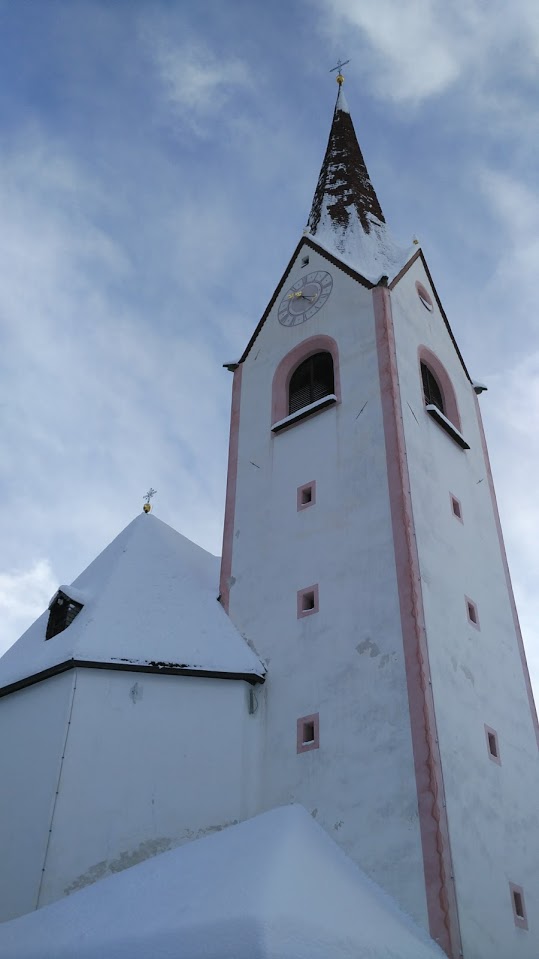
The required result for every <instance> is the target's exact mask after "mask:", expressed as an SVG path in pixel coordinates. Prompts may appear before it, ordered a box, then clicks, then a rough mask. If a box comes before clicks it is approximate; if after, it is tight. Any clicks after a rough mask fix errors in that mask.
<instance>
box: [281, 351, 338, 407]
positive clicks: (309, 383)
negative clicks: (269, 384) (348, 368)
mask: <svg viewBox="0 0 539 959" xmlns="http://www.w3.org/2000/svg"><path fill="white" fill-rule="evenodd" d="M334 389H335V379H334V373H333V357H332V356H331V353H328V352H327V351H323V352H321V353H314V354H313V355H312V356H309V357H308V358H307V359H306V360H304V361H303V363H300V365H299V366H298V367H297V369H296V370H295V371H294V372H293V374H292V376H291V377H290V385H289V387H288V413H289V414H290V413H295V412H297V410H301V409H303V407H305V406H310V404H311V403H316V401H317V400H321V399H323V398H324V396H330V395H331V394H332V393H333V392H334Z"/></svg>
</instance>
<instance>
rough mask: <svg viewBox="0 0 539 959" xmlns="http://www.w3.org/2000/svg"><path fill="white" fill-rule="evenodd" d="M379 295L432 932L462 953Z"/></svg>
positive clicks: (385, 308) (399, 428) (387, 312)
mask: <svg viewBox="0 0 539 959" xmlns="http://www.w3.org/2000/svg"><path fill="white" fill-rule="evenodd" d="M373 302H374V315H375V323H376V342H377V349H378V365H379V375H380V388H381V394H382V412H383V421H384V436H385V446H386V461H387V471H388V481H389V497H390V506H391V519H392V525H393V539H394V544H395V563H396V569H397V583H398V590H399V603H400V611H401V623H402V638H403V647H404V660H405V668H406V680H407V685H408V702H409V708H410V727H411V734H412V747H413V753H414V765H415V774H416V784H417V799H418V809H419V824H420V830H421V842H422V847H423V865H424V871H425V891H426V897H427V910H428V916H429V927H430V934H431V936H432V938H433V939H435V940H436V942H438V943H439V945H440V946H441V948H442V949H444V950H445V952H446V953H447V955H448V956H449V957H451V959H456V957H458V956H459V954H460V953H461V949H462V946H461V937H460V928H459V919H458V910H457V899H456V894H455V886H454V881H453V878H452V877H453V866H452V858H451V846H450V841H449V826H448V821H447V813H446V807H445V791H444V782H443V773H442V765H441V758H440V750H439V746H438V736H437V729H436V714H435V709H434V700H433V695H432V687H431V685H430V682H429V680H430V669H429V651H428V645H427V641H426V633H425V618H424V611H423V601H422V594H421V580H420V576H419V557H418V554H417V546H416V543H415V538H414V517H413V511H412V501H411V496H410V483H409V477H408V465H407V460H406V446H405V440H404V426H403V422H402V404H401V397H400V387H399V378H398V371H397V359H396V351H395V337H394V331H393V318H392V314H391V296H390V293H389V290H387V289H385V288H384V287H376V288H375V289H374V290H373Z"/></svg>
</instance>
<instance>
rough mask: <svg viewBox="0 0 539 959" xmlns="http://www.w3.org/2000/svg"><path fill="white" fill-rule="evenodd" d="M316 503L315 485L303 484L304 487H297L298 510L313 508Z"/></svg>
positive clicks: (312, 483)
mask: <svg viewBox="0 0 539 959" xmlns="http://www.w3.org/2000/svg"><path fill="white" fill-rule="evenodd" d="M315 502H316V483H315V482H314V480H313V481H312V482H311V483H305V485H304V486H298V494H297V505H298V510H302V509H306V507H307V506H314V504H315Z"/></svg>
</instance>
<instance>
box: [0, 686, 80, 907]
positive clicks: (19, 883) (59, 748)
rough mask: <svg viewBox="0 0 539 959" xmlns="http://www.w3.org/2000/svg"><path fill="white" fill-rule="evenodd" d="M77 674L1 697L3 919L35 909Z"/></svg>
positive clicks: (0, 897)
mask: <svg viewBox="0 0 539 959" xmlns="http://www.w3.org/2000/svg"><path fill="white" fill-rule="evenodd" d="M73 680H74V676H73V674H72V673H71V674H70V673H63V674H62V675H60V676H55V677H54V678H52V679H50V680H49V681H48V682H46V683H38V684H37V685H35V686H31V687H29V688H28V689H21V690H20V691H19V692H16V693H12V694H11V695H10V696H4V697H3V698H2V699H0V730H1V734H0V921H4V920H5V919H12V918H14V917H15V916H20V915H22V914H23V913H25V912H30V910H32V909H35V908H36V903H37V899H38V894H39V887H40V882H41V875H42V873H41V871H42V868H43V864H44V861H45V853H46V849H47V842H48V837H49V827H50V824H51V819H52V814H53V809H54V803H55V797H56V789H57V786H58V778H59V775H60V768H61V757H62V753H63V747H64V743H65V738H66V733H67V728H68V720H69V712H70V708H71V699H72V689H73Z"/></svg>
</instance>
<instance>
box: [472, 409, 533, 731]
mask: <svg viewBox="0 0 539 959" xmlns="http://www.w3.org/2000/svg"><path fill="white" fill-rule="evenodd" d="M474 400H475V408H476V412H477V422H478V424H479V432H480V434H481V446H482V447H483V457H484V460H485V467H486V470H487V476H488V485H489V488H490V496H491V499H492V511H493V513H494V520H495V522H496V529H497V531H498V541H499V543H500V552H501V554H502V563H503V568H504V572H505V582H506V584H507V592H508V594H509V602H510V604H511V612H512V614H513V623H514V628H515V634H516V638H517V645H518V650H519V653H520V661H521V663H522V672H523V674H524V684H525V686H526V692H527V694H528V702H529V704H530V713H531V717H532V723H533V727H534V729H535V738H536V740H537V747H538V749H539V721H538V719H537V709H536V708H535V699H534V697H533V690H532V685H531V681H530V673H529V671H528V663H527V661H526V651H525V649H524V642H523V640H522V633H521V630H520V623H519V619H518V612H517V607H516V603H515V597H514V594H513V586H512V583H511V574H510V572H509V564H508V562H507V554H506V552H505V544H504V541H503V533H502V527H501V523H500V514H499V512H498V503H497V501H496V492H495V490H494V480H493V478H492V470H491V468H490V460H489V456H488V450H487V441H486V439H485V431H484V429H483V420H482V418H481V410H480V408H479V401H478V399H477V396H476V395H475V393H474Z"/></svg>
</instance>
